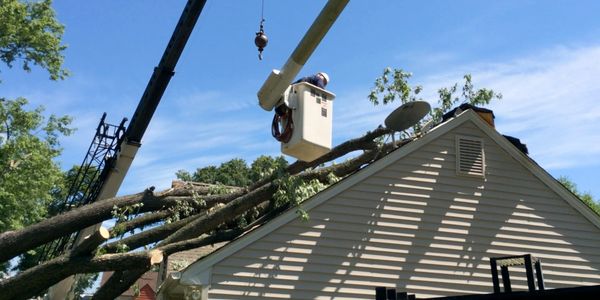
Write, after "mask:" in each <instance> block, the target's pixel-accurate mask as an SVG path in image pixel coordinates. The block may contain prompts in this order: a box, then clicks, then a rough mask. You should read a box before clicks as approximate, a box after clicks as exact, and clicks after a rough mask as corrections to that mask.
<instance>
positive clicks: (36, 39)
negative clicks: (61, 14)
mask: <svg viewBox="0 0 600 300" xmlns="http://www.w3.org/2000/svg"><path fill="white" fill-rule="evenodd" d="M51 4H52V1H51V0H42V1H18V0H0V59H1V60H2V61H3V62H4V63H5V64H6V65H7V66H8V67H9V68H12V66H13V64H14V63H15V62H18V63H19V64H21V66H22V68H23V70H25V71H27V72H29V71H31V65H32V64H33V65H37V66H39V67H41V68H43V69H46V70H47V71H48V73H50V79H52V80H58V79H64V78H65V77H66V76H67V75H68V71H67V70H65V69H63V68H62V64H63V61H64V57H63V55H62V52H63V51H64V50H65V48H66V46H65V45H61V38H62V34H63V31H64V26H63V25H62V24H60V23H59V22H58V21H57V20H56V14H55V12H54V10H53V9H52V7H51Z"/></svg>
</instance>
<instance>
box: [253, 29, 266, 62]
mask: <svg viewBox="0 0 600 300" xmlns="http://www.w3.org/2000/svg"><path fill="white" fill-rule="evenodd" d="M264 22H265V19H262V21H260V29H259V30H258V32H257V33H256V37H255V38H254V44H255V45H256V47H258V59H259V60H262V52H263V50H264V49H265V47H266V46H267V44H268V43H269V39H268V38H267V36H266V35H265V30H264V27H263V23H264Z"/></svg>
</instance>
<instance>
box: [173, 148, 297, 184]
mask: <svg viewBox="0 0 600 300" xmlns="http://www.w3.org/2000/svg"><path fill="white" fill-rule="evenodd" d="M287 166H288V162H287V161H286V160H285V158H284V157H283V156H278V157H272V156H267V155H261V156H259V157H258V158H257V159H256V160H254V162H252V164H251V166H250V167H248V164H247V163H246V161H245V160H243V159H241V158H234V159H232V160H229V161H226V162H224V163H222V164H221V165H220V166H219V167H216V166H207V167H203V168H198V169H196V171H195V172H194V173H193V174H190V173H189V172H188V171H185V170H179V171H177V173H175V175H176V176H177V178H178V179H180V180H185V181H195V182H203V183H212V184H224V185H230V186H239V187H244V186H248V185H250V184H252V183H254V182H257V181H258V180H260V179H263V178H266V177H269V176H271V175H273V174H275V173H277V172H280V171H281V170H283V169H284V168H285V167H287Z"/></svg>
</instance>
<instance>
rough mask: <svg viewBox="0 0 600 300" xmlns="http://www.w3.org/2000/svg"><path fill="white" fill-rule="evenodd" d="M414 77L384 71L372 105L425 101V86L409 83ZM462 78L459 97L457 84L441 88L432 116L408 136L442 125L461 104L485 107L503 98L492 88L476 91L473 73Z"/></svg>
mask: <svg viewBox="0 0 600 300" xmlns="http://www.w3.org/2000/svg"><path fill="white" fill-rule="evenodd" d="M411 77H412V73H409V72H406V71H404V70H402V69H392V68H390V67H387V68H385V69H384V70H383V74H382V75H381V76H380V77H378V78H376V79H375V84H374V85H375V86H374V87H373V88H372V89H371V92H370V93H369V95H368V96H367V98H368V99H369V101H370V102H371V103H373V105H379V104H383V105H385V104H388V103H391V102H394V101H395V100H396V99H397V100H399V101H400V102H401V103H402V104H404V103H407V102H411V101H423V99H422V98H421V95H420V93H421V91H422V90H423V87H422V86H420V85H417V86H414V87H413V86H411V85H410V83H409V79H410V78H411ZM463 79H464V81H465V82H464V83H463V84H462V91H461V93H460V94H459V93H458V83H455V84H454V85H453V86H451V87H449V88H440V89H438V96H439V98H438V101H437V103H438V106H437V107H434V108H433V109H432V110H431V112H430V113H429V117H426V118H424V119H423V120H422V121H421V122H420V123H419V124H417V125H415V126H414V127H413V128H412V130H413V132H412V133H409V135H412V134H414V133H415V132H416V131H418V130H419V129H420V128H421V127H422V126H423V124H424V123H427V122H429V121H432V122H433V123H437V122H440V121H441V120H442V116H443V115H444V113H446V112H447V111H449V110H451V109H452V108H454V107H455V106H457V104H458V103H469V104H472V105H475V106H485V105H487V104H489V103H490V102H491V101H492V100H494V99H497V100H499V99H502V94H500V93H496V92H494V91H493V90H491V89H485V88H481V89H475V88H474V86H473V82H472V77H471V75H470V74H466V75H464V76H463Z"/></svg>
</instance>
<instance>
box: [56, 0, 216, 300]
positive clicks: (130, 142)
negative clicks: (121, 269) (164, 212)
mask: <svg viewBox="0 0 600 300" xmlns="http://www.w3.org/2000/svg"><path fill="white" fill-rule="evenodd" d="M205 4H206V0H188V2H187V4H186V5H185V7H184V9H183V12H182V13H181V16H180V17H179V21H178V22H177V25H176V26H175V30H173V34H172V35H171V39H170V40H169V43H168V44H167V47H166V49H165V51H164V52H163V55H162V57H161V59H160V62H159V64H158V66H156V67H155V68H154V72H153V73H152V76H151V77H150V80H149V81H148V85H147V86H146V89H145V90H144V94H143V95H142V98H141V99H140V102H139V103H138V106H137V108H136V110H135V112H134V114H133V117H132V118H131V122H130V123H129V126H127V129H126V131H125V134H124V139H123V141H122V143H121V145H120V147H119V151H118V153H117V154H116V155H115V157H114V158H113V159H114V161H113V162H112V163H110V164H107V167H108V168H111V169H110V170H108V172H107V175H106V178H105V179H104V181H103V182H102V186H101V187H100V193H99V194H98V197H97V199H95V200H96V201H100V200H103V199H108V198H112V197H114V196H116V194H117V192H118V191H119V188H120V187H121V184H122V183H123V180H124V179H125V175H127V171H128V170H129V167H130V166H131V164H132V162H133V159H134V158H135V155H136V153H137V150H138V149H139V147H140V146H141V141H142V137H143V136H144V133H145V132H146V129H147V128H148V125H149V124H150V120H151V119H152V116H153V115H154V112H155V111H156V108H157V107H158V104H159V103H160V100H161V98H162V95H163V94H164V92H165V90H166V89H167V86H168V85H169V82H170V80H171V77H173V75H174V74H175V72H174V70H175V66H176V65H177V61H178V60H179V57H180V56H181V53H182V52H183V49H184V48H185V45H186V43H187V41H188V39H189V37H190V34H191V33H192V31H193V29H194V26H195V25H196V21H197V20H198V17H199V16H200V13H201V12H202V9H203V8H204V5H205ZM98 227H100V224H97V225H96V226H91V227H88V228H86V229H84V230H83V231H81V232H79V234H78V238H77V240H75V242H74V245H77V244H78V243H80V242H81V241H82V239H83V237H85V236H87V235H89V234H90V233H92V232H94V231H96V230H97V229H98ZM73 283H74V277H73V276H71V277H68V278H65V279H64V280H62V281H61V282H59V283H57V284H56V285H54V286H52V287H51V288H50V290H49V291H48V296H49V298H50V299H51V300H59V299H61V300H62V299H72V298H73V293H72V287H73Z"/></svg>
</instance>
